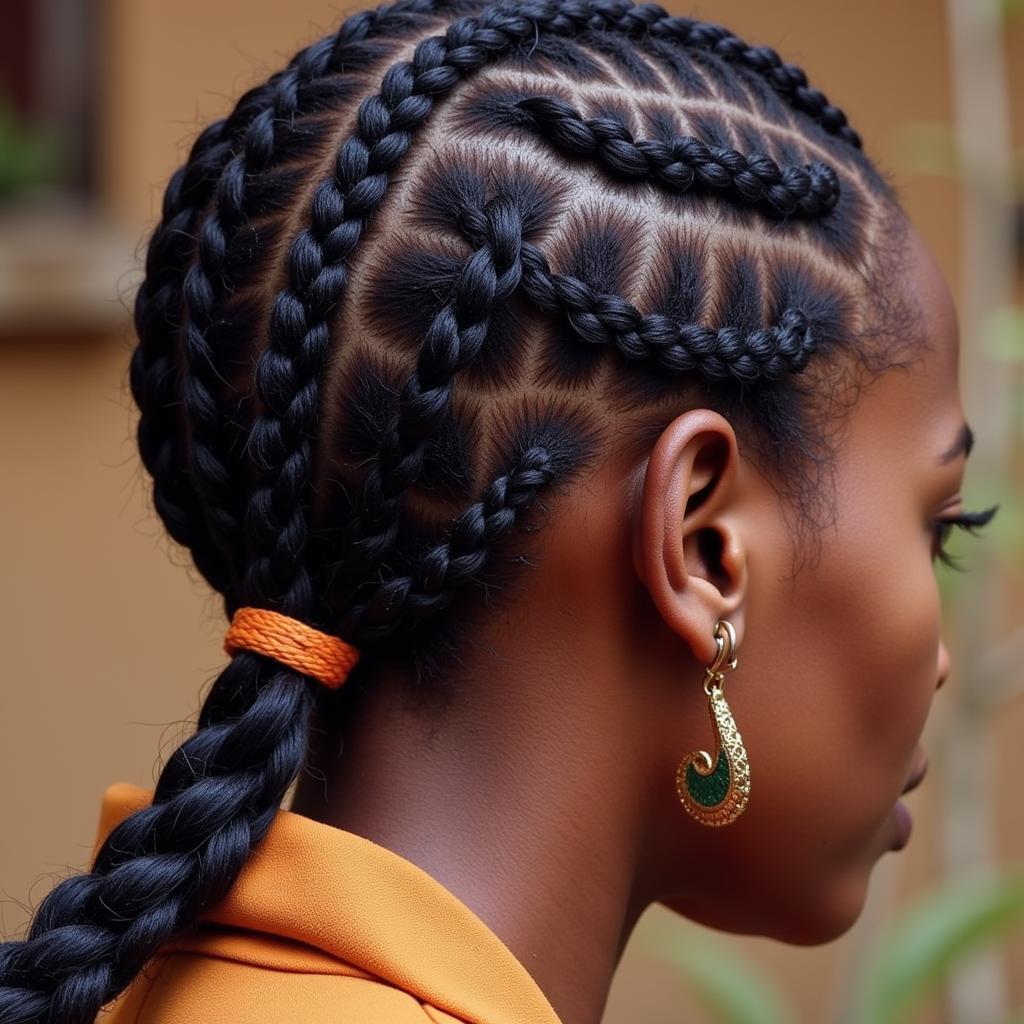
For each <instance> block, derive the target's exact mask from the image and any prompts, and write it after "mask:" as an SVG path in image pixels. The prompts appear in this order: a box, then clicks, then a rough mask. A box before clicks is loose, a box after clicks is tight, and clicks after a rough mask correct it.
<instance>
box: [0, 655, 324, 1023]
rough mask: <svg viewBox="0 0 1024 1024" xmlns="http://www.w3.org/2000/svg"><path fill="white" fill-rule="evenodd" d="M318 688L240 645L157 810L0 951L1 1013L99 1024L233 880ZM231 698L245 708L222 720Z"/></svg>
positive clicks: (289, 763) (111, 844)
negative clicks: (104, 1009) (105, 1009)
mask: <svg viewBox="0 0 1024 1024" xmlns="http://www.w3.org/2000/svg"><path fill="white" fill-rule="evenodd" d="M311 693H312V684H311V683H309V682H308V681H306V680H305V679H304V678H303V677H296V675H295V673H293V672H292V671H290V670H287V669H282V667H281V666H280V665H278V664H277V663H274V662H269V661H267V660H265V659H263V658H261V657H260V656H259V655H255V654H250V653H248V652H243V653H241V654H239V655H238V656H237V657H235V658H234V659H233V660H232V661H231V662H230V663H229V664H228V666H227V667H226V668H225V669H224V671H223V672H222V673H221V675H220V677H219V678H218V679H217V680H216V682H215V683H214V686H213V689H212V690H211V693H210V696H209V697H208V699H207V702H206V706H205V708H204V714H203V718H202V719H201V724H200V728H199V730H198V731H197V732H196V733H195V735H193V736H192V737H190V738H189V739H188V740H186V741H185V743H184V744H183V745H182V746H181V747H180V748H179V749H178V750H177V751H176V752H175V753H174V755H173V756H172V757H171V758H170V759H169V761H168V763H167V765H166V767H165V768H164V770H163V772H162V774H161V777H160V781H159V784H158V787H157V792H156V795H155V799H154V802H153V805H152V806H151V807H148V808H146V809H144V810H142V811H139V812H138V813H136V814H133V815H131V816H130V817H129V818H127V819H126V820H125V821H124V822H122V823H121V824H120V825H119V826H117V828H115V829H114V830H113V831H112V832H111V833H110V835H109V836H108V838H107V840H106V842H105V843H104V845H103V846H102V848H101V849H100V851H99V853H98V854H97V857H96V861H95V864H94V865H93V869H92V871H91V872H90V873H88V874H83V875H79V876H74V877H72V878H69V879H66V880H65V881H63V882H61V883H59V884H58V885H57V886H56V887H55V888H54V889H53V890H51V892H50V893H49V894H48V895H47V896H46V898H45V899H44V901H43V903H42V904H41V905H40V907H39V910H38V911H37V913H36V916H35V919H34V921H33V924H32V928H31V930H30V931H29V934H28V937H27V939H26V940H25V941H24V942H11V943H6V944H4V946H3V948H2V951H0V1020H3V1021H4V1022H5V1024H29V1022H33V1024H34V1022H43V1021H60V1022H62V1024H91V1022H92V1020H93V1019H94V1017H95V1016H96V1013H97V1011H98V1010H99V1008H100V1007H101V1006H102V1005H103V1004H104V1003H106V1002H108V1001H109V1000H111V999H113V998H114V997H116V996H117V995H118V993H119V992H121V991H122V990H123V989H124V988H125V987H126V986H127V984H128V983H129V982H130V981H131V979H132V978H133V977H134V976H135V975H136V974H137V973H138V971H139V970H140V969H141V968H142V966H143V965H144V964H145V963H146V961H147V960H148V959H149V958H150V957H151V956H152V955H153V954H154V953H155V952H156V951H157V949H159V947H160V946H161V945H163V944H164V943H165V942H167V941H168V940H169V939H170V938H172V937H173V936H175V935H177V934H180V933H181V932H182V931H183V930H186V929H187V928H188V927H189V926H190V925H191V924H192V923H193V922H194V921H195V920H196V918H197V916H198V914H199V913H200V912H201V911H202V910H203V909H204V908H206V907H209V906H212V905H214V904H215V903H216V902H218V901H219V900H220V899H221V898H222V897H223V896H224V894H225V893H226V892H227V890H228V889H229V888H230V886H231V884H232V883H233V881H234V879H235V878H236V877H237V874H238V872H239V871H240V870H241V867H242V865H243V864H244V863H245V859H246V857H247V856H248V854H249V852H250V850H251V848H252V846H253V845H254V844H255V843H257V842H258V841H259V840H260V838H262V836H263V835H264V834H265V832H266V829H267V828H268V827H269V825H270V822H271V821H272V820H273V816H274V814H275V813H276V811H277V809H278V807H279V806H280V800H281V797H282V795H283V794H284V792H285V791H286V790H287V787H288V786H289V785H290V783H291V781H292V780H293V778H294V777H295V774H296V773H297V771H298V769H299V767H300V766H301V764H302V762H303V759H304V757H305V749H306V741H307V732H306V730H307V727H308V723H309V713H310V707H311V703H312V698H311ZM228 705H235V706H241V707H242V710H241V711H240V712H239V713H238V714H237V715H235V716H232V717H230V718H227V719H226V720H225V718H224V708H226V707H227V706H228Z"/></svg>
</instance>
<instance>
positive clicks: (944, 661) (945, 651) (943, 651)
mask: <svg viewBox="0 0 1024 1024" xmlns="http://www.w3.org/2000/svg"><path fill="white" fill-rule="evenodd" d="M952 668H953V660H952V658H950V656H949V648H947V647H946V644H945V642H944V641H942V640H940V641H939V681H938V682H937V683H936V684H935V689H936V690H938V689H940V688H941V687H942V685H943V683H945V681H946V680H947V679H948V678H949V673H950V672H951V671H952Z"/></svg>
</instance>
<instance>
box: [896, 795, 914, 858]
mask: <svg viewBox="0 0 1024 1024" xmlns="http://www.w3.org/2000/svg"><path fill="white" fill-rule="evenodd" d="M893 812H894V814H893V816H894V817H895V819H896V829H897V832H898V836H897V838H896V840H895V842H894V843H893V845H892V849H894V850H902V849H903V847H904V846H906V845H907V843H908V842H910V833H911V831H912V829H913V828H914V819H913V818H912V817H911V816H910V810H909V809H908V807H907V805H906V804H905V803H904V802H903V801H902V800H897V801H896V806H895V807H894V808H893Z"/></svg>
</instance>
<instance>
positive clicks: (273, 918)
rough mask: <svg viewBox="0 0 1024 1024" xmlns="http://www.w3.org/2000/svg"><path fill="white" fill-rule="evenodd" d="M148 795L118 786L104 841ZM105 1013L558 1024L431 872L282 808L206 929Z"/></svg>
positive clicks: (234, 1019)
mask: <svg viewBox="0 0 1024 1024" xmlns="http://www.w3.org/2000/svg"><path fill="white" fill-rule="evenodd" d="M152 799H153V791H152V790H146V789H142V788H140V787H138V786H134V785H131V784H129V783H115V784H113V785H112V786H110V787H108V789H107V790H106V791H105V792H104V794H103V806H102V812H101V817H100V824H99V832H98V835H97V840H96V847H95V849H96V850H98V849H99V845H100V843H101V842H102V840H103V839H104V838H105V837H106V835H107V834H108V833H109V832H110V831H111V830H112V829H113V828H114V826H115V825H116V824H117V823H118V822H119V821H121V820H122V819H123V818H126V817H127V816H128V814H129V813H131V812H132V811H135V810H138V809H139V808H141V807H144V806H146V805H147V804H149V803H150V802H151V801H152ZM108 1014H109V1016H108ZM98 1020H100V1021H102V1022H103V1024H196V1022H199V1021H201V1022H203V1024H243V1022H244V1024H271V1022H273V1024H285V1022H287V1024H328V1022H330V1024H350V1022H351V1024H423V1022H424V1021H429V1022H433V1024H459V1022H467V1024H468V1022H472V1024H559V1021H558V1017H557V1016H556V1015H555V1012H554V1010H553V1009H552V1007H551V1004H550V1003H549V1002H548V1000H547V999H546V998H545V996H544V994H543V992H542V991H541V990H540V988H539V987H538V986H537V983H536V982H535V981H534V980H533V978H532V976H531V975H530V973H529V972H528V971H527V970H526V968H525V967H524V966H523V964H522V963H520V961H519V960H518V959H516V957H515V955H514V954H513V953H512V952H511V950H509V948H508V947H507V946H506V945H505V944H504V943H503V942H502V941H501V940H500V939H499V938H498V936H497V935H495V934H494V932H492V931H491V930H490V929H489V928H488V927H487V925H485V924H484V922H483V921H482V920H481V919H480V918H479V917H477V916H476V914H475V913H474V912H473V911H472V910H470V909H469V907H467V906H466V905H465V904H464V903H462V902H461V901H460V900H459V899H458V898H457V897H456V896H455V895H454V894H453V893H452V892H450V891H449V890H448V889H446V888H445V887H444V886H443V885H441V883H440V882H438V881H437V880H436V879H435V878H433V877H432V876H431V875H429V874H427V873H426V872H425V871H424V870H423V869H422V868H420V867H418V866H417V865H416V864H413V863H412V862H411V861H409V860H406V859H405V858H404V857H402V856H400V855H399V854H397V853H395V852H394V851H393V850H389V849H387V848H386V847H383V846H380V845H379V844H377V843H374V842H373V841H372V840H370V839H367V838H365V837H364V836H360V835H357V834H355V833H354V832H347V831H344V830H342V829H337V828H334V827H332V826H330V825H325V824H323V823H322V822H317V821H313V820H311V819H310V818H305V817H303V816H302V815H299V814H295V813H294V812H292V811H284V810H282V811H279V812H278V815H277V817H276V818H275V820H274V823H273V824H272V825H271V827H270V830H269V831H268V832H267V835H266V836H265V837H264V839H263V841H262V843H261V844H260V845H259V846H258V847H257V849H256V850H255V851H254V852H253V853H252V854H251V855H250V857H249V859H248V861H247V862H246V865H245V867H244V868H243V869H242V872H241V874H240V875H239V876H238V878H237V880H236V881H235V884H234V886H233V887H232V888H231V890H230V891H229V892H228V894H227V896H226V897H225V898H224V899H223V900H222V901H221V902H220V903H218V904H217V905H216V906H215V907H213V908H211V909H210V910H209V911H207V912H206V913H205V914H204V915H203V917H202V921H201V924H200V926H199V930H198V931H197V932H196V933H195V934H194V935H192V936H189V937H187V938H184V939H181V940H178V941H176V942H172V943H168V944H167V945H166V946H164V947H163V948H162V949H161V950H160V951H159V952H158V953H157V955H156V956H155V957H154V958H153V959H152V960H151V961H150V962H149V963H148V964H147V965H146V967H145V968H144V970H143V971H142V973H141V974H139V975H138V976H137V977H136V979H135V980H134V981H133V982H132V984H131V985H130V986H129V988H128V989H127V990H126V991H125V992H124V993H122V995H121V996H120V997H119V998H118V999H117V1000H116V1001H115V1002H114V1003H113V1004H112V1006H111V1008H110V1009H109V1010H108V1011H107V1013H106V1014H102V1015H101V1016H100V1018H98Z"/></svg>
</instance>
